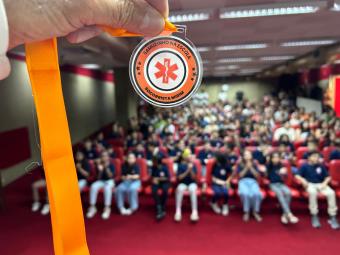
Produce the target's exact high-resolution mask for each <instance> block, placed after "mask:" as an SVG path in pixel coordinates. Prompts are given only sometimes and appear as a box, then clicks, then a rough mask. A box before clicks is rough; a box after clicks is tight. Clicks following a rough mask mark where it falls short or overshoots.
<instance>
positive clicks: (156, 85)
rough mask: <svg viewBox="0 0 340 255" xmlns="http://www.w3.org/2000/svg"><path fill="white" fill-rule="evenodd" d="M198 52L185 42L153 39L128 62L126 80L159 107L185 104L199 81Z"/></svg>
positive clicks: (172, 37) (162, 38)
mask: <svg viewBox="0 0 340 255" xmlns="http://www.w3.org/2000/svg"><path fill="white" fill-rule="evenodd" d="M201 62H202V61H201V58H200V55H199V53H198V52H197V51H196V49H195V48H194V46H192V44H191V43H190V42H189V41H188V40H187V39H183V38H180V37H176V36H162V37H156V38H153V39H151V40H148V41H144V42H142V43H141V44H140V45H139V46H137V48H136V50H135V51H134V53H133V54H132V57H131V60H130V69H129V70H130V79H131V82H132V85H133V87H134V89H135V91H136V92H137V94H138V95H139V96H141V97H142V98H143V99H144V100H145V101H147V102H149V103H150V104H153V105H155V106H159V107H175V106H179V105H181V104H183V103H185V102H187V101H188V100H189V99H190V98H191V97H192V96H193V94H194V93H195V92H196V91H197V89H198V88H199V86H200V84H201V81H202V64H201Z"/></svg>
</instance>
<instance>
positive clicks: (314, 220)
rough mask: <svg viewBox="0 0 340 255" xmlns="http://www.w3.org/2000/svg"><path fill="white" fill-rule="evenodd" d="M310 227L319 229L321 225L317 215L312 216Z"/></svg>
mask: <svg viewBox="0 0 340 255" xmlns="http://www.w3.org/2000/svg"><path fill="white" fill-rule="evenodd" d="M312 226H313V228H321V223H320V220H319V217H318V216H317V215H312Z"/></svg>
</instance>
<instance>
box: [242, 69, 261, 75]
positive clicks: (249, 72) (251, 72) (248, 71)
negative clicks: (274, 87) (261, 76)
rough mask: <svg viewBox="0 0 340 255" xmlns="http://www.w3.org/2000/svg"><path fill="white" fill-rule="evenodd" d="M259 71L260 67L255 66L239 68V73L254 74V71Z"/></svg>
mask: <svg viewBox="0 0 340 255" xmlns="http://www.w3.org/2000/svg"><path fill="white" fill-rule="evenodd" d="M259 72H261V69H256V68H253V69H242V70H240V74H254V73H259Z"/></svg>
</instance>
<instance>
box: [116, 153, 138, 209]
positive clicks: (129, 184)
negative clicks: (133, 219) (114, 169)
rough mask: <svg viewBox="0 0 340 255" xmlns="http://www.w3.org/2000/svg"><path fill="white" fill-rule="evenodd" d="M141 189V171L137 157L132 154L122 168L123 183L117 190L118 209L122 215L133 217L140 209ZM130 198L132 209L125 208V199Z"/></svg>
mask: <svg viewBox="0 0 340 255" xmlns="http://www.w3.org/2000/svg"><path fill="white" fill-rule="evenodd" d="M140 187H141V181H140V169H139V167H138V165H137V163H136V156H135V154H133V153H132V152H130V153H129V154H128V155H127V160H126V163H125V164H124V165H123V168H122V182H121V183H120V184H119V185H118V187H117V190H116V201H117V207H118V210H119V212H120V214H121V215H131V214H132V213H133V212H135V211H137V209H138V190H139V188H140ZM125 196H127V197H128V200H129V204H130V208H128V209H126V208H125V207H124V198H125Z"/></svg>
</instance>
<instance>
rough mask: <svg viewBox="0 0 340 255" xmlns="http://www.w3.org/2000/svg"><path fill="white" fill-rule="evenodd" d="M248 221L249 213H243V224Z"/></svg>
mask: <svg viewBox="0 0 340 255" xmlns="http://www.w3.org/2000/svg"><path fill="white" fill-rule="evenodd" d="M249 219H250V216H249V213H244V214H243V221H244V222H248V221H249Z"/></svg>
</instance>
